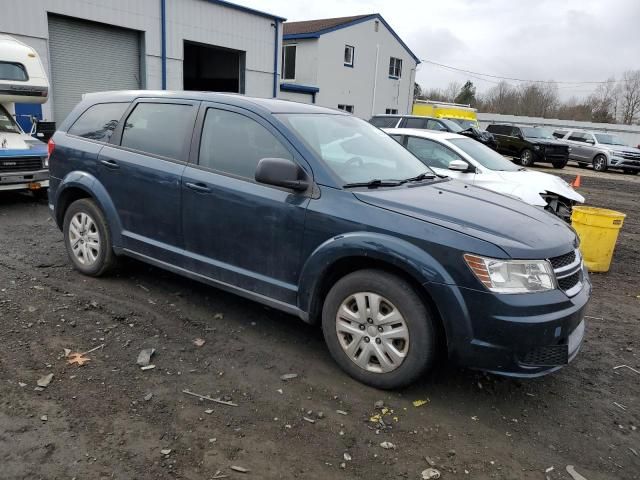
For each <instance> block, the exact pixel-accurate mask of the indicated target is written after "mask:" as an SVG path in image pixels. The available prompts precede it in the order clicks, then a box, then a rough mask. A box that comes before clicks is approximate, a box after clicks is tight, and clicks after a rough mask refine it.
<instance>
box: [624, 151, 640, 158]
mask: <svg viewBox="0 0 640 480" xmlns="http://www.w3.org/2000/svg"><path fill="white" fill-rule="evenodd" d="M620 156H621V157H622V158H626V159H629V160H640V153H635V152H622V153H620Z"/></svg>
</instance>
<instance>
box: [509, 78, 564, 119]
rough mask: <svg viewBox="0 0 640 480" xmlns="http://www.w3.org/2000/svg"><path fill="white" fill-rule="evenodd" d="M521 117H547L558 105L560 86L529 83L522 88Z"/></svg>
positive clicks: (519, 112)
mask: <svg viewBox="0 0 640 480" xmlns="http://www.w3.org/2000/svg"><path fill="white" fill-rule="evenodd" d="M519 93H520V96H519V97H520V102H519V104H520V105H519V108H518V114H519V115H526V116H529V117H547V116H550V115H551V114H552V113H553V112H555V110H556V108H557V106H558V104H559V103H560V102H559V100H558V86H557V85H556V84H555V83H544V84H541V83H527V84H524V85H522V86H521V87H520V92H519Z"/></svg>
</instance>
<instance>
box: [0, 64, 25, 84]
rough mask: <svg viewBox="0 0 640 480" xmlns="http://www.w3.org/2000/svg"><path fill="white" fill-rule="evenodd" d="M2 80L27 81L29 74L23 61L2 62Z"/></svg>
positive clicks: (0, 66)
mask: <svg viewBox="0 0 640 480" xmlns="http://www.w3.org/2000/svg"><path fill="white" fill-rule="evenodd" d="M0 80H12V81H15V82H26V81H27V80H29V75H27V70H26V68H24V65H22V64H21V63H13V62H0Z"/></svg>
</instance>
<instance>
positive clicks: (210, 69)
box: [182, 41, 245, 93]
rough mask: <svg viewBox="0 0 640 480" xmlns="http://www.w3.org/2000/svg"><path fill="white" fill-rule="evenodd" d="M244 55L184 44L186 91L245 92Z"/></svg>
mask: <svg viewBox="0 0 640 480" xmlns="http://www.w3.org/2000/svg"><path fill="white" fill-rule="evenodd" d="M244 68H245V52H243V51H240V50H231V49H229V48H221V47H215V46H213V45H205V44H202V43H194V42H186V41H185V42H184V62H183V66H182V72H183V85H184V89H185V90H204V91H211V92H233V93H244Z"/></svg>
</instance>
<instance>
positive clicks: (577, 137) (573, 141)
mask: <svg viewBox="0 0 640 480" xmlns="http://www.w3.org/2000/svg"><path fill="white" fill-rule="evenodd" d="M566 140H567V143H568V144H570V145H571V153H570V154H569V158H570V159H571V160H576V161H578V162H589V161H590V157H589V147H591V145H589V144H588V143H587V140H588V135H587V134H586V133H584V132H576V131H572V132H569V135H568V136H567V139H566Z"/></svg>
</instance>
